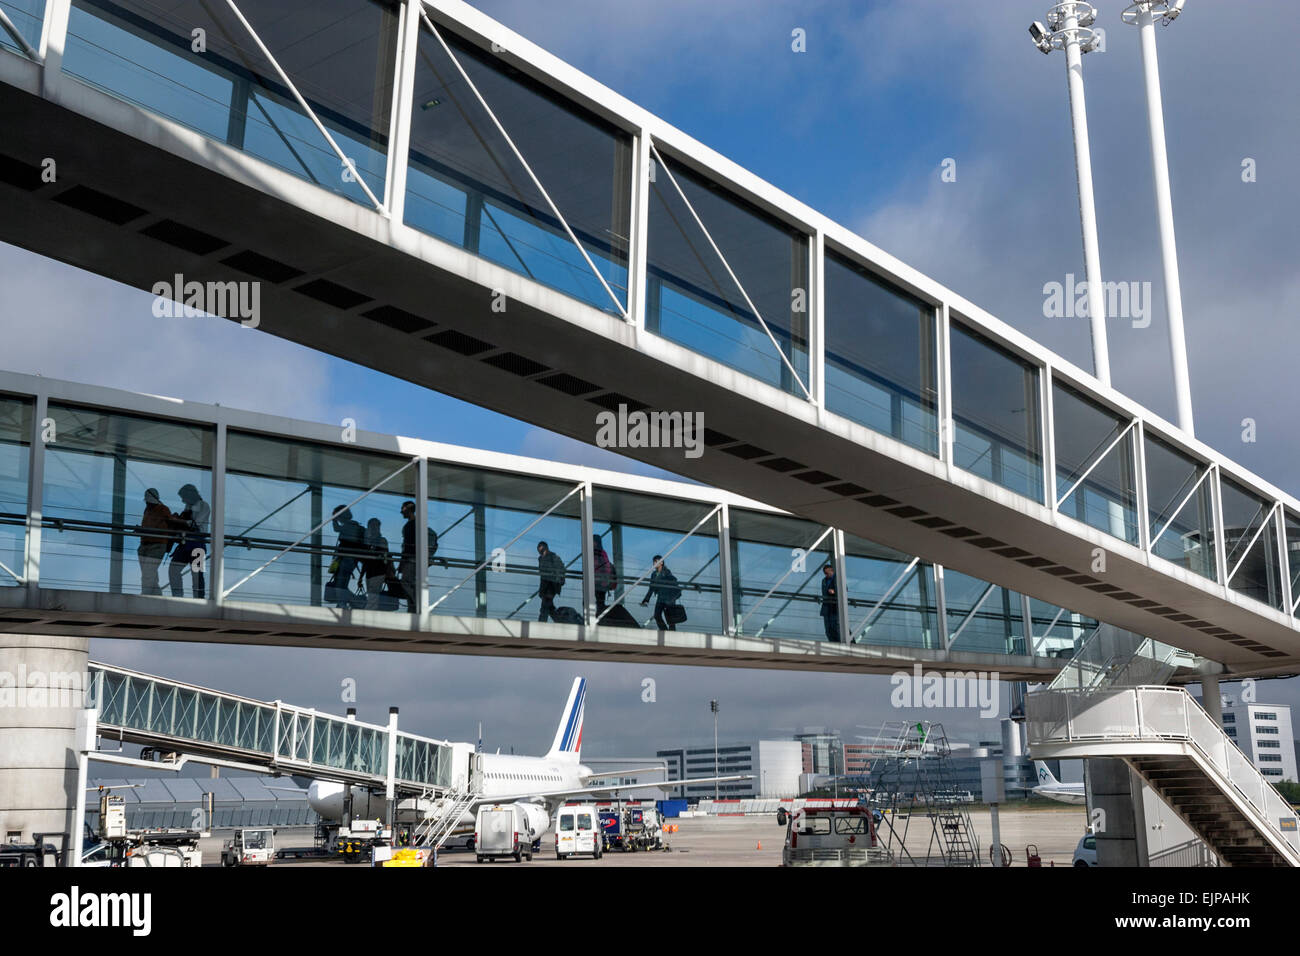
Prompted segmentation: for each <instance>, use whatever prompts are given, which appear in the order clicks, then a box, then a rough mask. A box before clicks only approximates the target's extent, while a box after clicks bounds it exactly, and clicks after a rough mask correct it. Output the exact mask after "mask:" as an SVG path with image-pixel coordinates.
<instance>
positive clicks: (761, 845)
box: [754, 840, 763, 850]
mask: <svg viewBox="0 0 1300 956" xmlns="http://www.w3.org/2000/svg"><path fill="white" fill-rule="evenodd" d="M754 849H756V850H761V849H763V841H762V840H759V841H758V846H756V847H755V848H754Z"/></svg>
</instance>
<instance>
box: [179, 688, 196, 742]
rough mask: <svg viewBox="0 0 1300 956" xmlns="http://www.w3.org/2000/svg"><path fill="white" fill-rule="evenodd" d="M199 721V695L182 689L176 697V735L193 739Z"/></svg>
mask: <svg viewBox="0 0 1300 956" xmlns="http://www.w3.org/2000/svg"><path fill="white" fill-rule="evenodd" d="M197 720H198V694H196V693H195V692H194V691H192V690H185V689H183V688H182V689H181V690H180V692H179V693H178V694H177V695H176V733H177V734H178V735H180V736H181V737H193V736H194V727H195V723H196V721H197Z"/></svg>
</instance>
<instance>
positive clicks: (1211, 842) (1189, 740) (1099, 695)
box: [1026, 685, 1300, 866]
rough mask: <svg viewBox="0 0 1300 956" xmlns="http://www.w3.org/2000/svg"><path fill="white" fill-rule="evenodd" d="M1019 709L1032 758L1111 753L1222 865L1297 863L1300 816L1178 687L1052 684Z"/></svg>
mask: <svg viewBox="0 0 1300 956" xmlns="http://www.w3.org/2000/svg"><path fill="white" fill-rule="evenodd" d="M1026 711H1027V717H1028V721H1027V724H1028V727H1027V729H1028V735H1029V747H1030V750H1031V752H1032V753H1033V755H1034V757H1035V758H1036V759H1040V760H1050V759H1073V758H1079V757H1118V758H1120V759H1122V760H1124V761H1125V763H1127V764H1128V765H1129V766H1130V767H1132V768H1133V769H1134V770H1135V771H1136V772H1137V773H1138V774H1139V775H1140V776H1141V777H1142V779H1143V780H1144V781H1146V783H1147V785H1148V786H1150V787H1151V788H1152V789H1153V790H1154V791H1155V792H1156V793H1157V794H1159V796H1160V797H1161V799H1163V800H1164V801H1165V803H1167V804H1168V805H1169V806H1170V808H1172V809H1173V810H1174V811H1175V812H1176V813H1177V814H1178V815H1179V816H1180V817H1181V818H1182V819H1183V821H1184V822H1185V823H1186V824H1187V825H1188V826H1189V827H1191V828H1192V830H1193V831H1194V832H1195V833H1196V834H1197V835H1198V836H1199V837H1200V838H1201V839H1202V840H1204V841H1205V843H1206V844H1207V845H1208V846H1209V847H1210V848H1211V849H1213V850H1214V852H1215V853H1216V854H1217V855H1218V856H1219V858H1220V859H1221V860H1222V861H1223V862H1224V863H1225V864H1227V865H1229V866H1300V832H1298V831H1297V818H1298V817H1300V813H1298V812H1297V811H1296V810H1295V809H1293V808H1292V807H1291V805H1290V804H1289V803H1287V801H1286V800H1284V799H1283V798H1282V797H1281V795H1280V794H1278V792H1277V790H1276V789H1275V788H1274V787H1273V785H1272V784H1271V783H1269V781H1268V780H1267V778H1265V777H1264V775H1263V774H1261V773H1260V772H1259V771H1258V770H1257V769H1256V768H1255V766H1254V764H1252V763H1251V762H1250V760H1249V759H1248V758H1247V757H1246V755H1245V754H1243V753H1242V752H1241V751H1240V750H1239V749H1238V748H1237V745H1236V743H1235V742H1234V741H1233V740H1232V738H1231V737H1229V736H1228V735H1227V734H1225V733H1224V732H1223V730H1222V729H1221V728H1220V727H1219V726H1218V725H1217V724H1215V722H1214V721H1213V720H1211V719H1210V717H1209V715H1208V714H1206V713H1205V711H1203V710H1202V709H1201V707H1200V705H1199V704H1197V703H1196V701H1195V700H1193V699H1192V697H1191V695H1190V694H1188V693H1187V692H1186V691H1185V690H1183V689H1182V688H1180V687H1152V686H1143V687H1121V686H1114V685H1107V686H1101V687H1096V688H1079V687H1074V688H1069V687H1067V688H1051V687H1049V688H1048V689H1046V690H1042V691H1037V692H1035V693H1031V694H1030V695H1029V697H1028V700H1027V706H1026Z"/></svg>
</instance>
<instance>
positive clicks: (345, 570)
mask: <svg viewBox="0 0 1300 956" xmlns="http://www.w3.org/2000/svg"><path fill="white" fill-rule="evenodd" d="M331 518H332V521H331V524H332V525H333V528H334V531H335V532H336V533H337V534H338V536H339V537H338V542H337V543H336V544H335V546H334V560H333V561H332V562H330V579H329V581H328V582H327V583H326V585H325V600H326V601H327V602H329V603H331V604H334V605H335V606H336V607H351V606H352V574H353V572H355V571H356V569H357V565H358V564H359V563H361V561H362V560H363V559H364V558H365V557H366V529H365V528H363V527H361V522H359V521H357V520H356V519H355V518H353V517H352V510H351V509H350V508H348V506H347V505H338V506H337V507H336V508H335V509H334V513H333V515H332V516H331Z"/></svg>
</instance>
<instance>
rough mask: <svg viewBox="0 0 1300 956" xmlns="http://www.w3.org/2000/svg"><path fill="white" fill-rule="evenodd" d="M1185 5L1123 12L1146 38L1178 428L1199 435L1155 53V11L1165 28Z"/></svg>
mask: <svg viewBox="0 0 1300 956" xmlns="http://www.w3.org/2000/svg"><path fill="white" fill-rule="evenodd" d="M1181 6H1182V5H1181V4H1177V5H1172V4H1170V3H1169V2H1168V0H1136V2H1135V3H1134V4H1133V5H1132V6H1131V7H1129V8H1128V9H1127V10H1125V11H1124V13H1123V20H1124V22H1125V23H1129V24H1135V25H1136V26H1137V27H1138V29H1139V32H1140V33H1141V38H1142V72H1143V75H1144V77H1145V80H1146V93H1147V126H1148V128H1149V130H1150V133H1151V172H1152V175H1153V177H1154V179H1155V188H1156V218H1157V220H1158V221H1159V225H1160V259H1161V264H1162V266H1163V269H1164V280H1165V316H1166V318H1167V320H1168V322H1169V356H1170V359H1171V360H1172V361H1173V366H1174V397H1175V399H1176V400H1177V404H1178V427H1179V428H1181V429H1182V430H1183V431H1185V432H1187V434H1188V435H1194V434H1195V428H1194V426H1193V421H1192V387H1191V378H1190V375H1189V373H1188V370H1187V337H1186V335H1185V333H1184V331H1183V291H1182V284H1181V283H1180V281H1179V278H1178V246H1177V244H1176V242H1175V239H1174V207H1173V198H1172V195H1171V192H1170V188H1169V155H1168V153H1167V152H1166V149H1165V110H1164V101H1163V98H1162V97H1161V95H1160V62H1159V59H1158V58H1157V56H1156V15H1157V14H1159V15H1160V18H1161V21H1162V22H1163V23H1164V24H1165V25H1166V26H1167V25H1168V24H1169V23H1171V22H1173V20H1174V19H1175V18H1176V17H1177V16H1178V13H1179V12H1180V11H1181Z"/></svg>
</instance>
